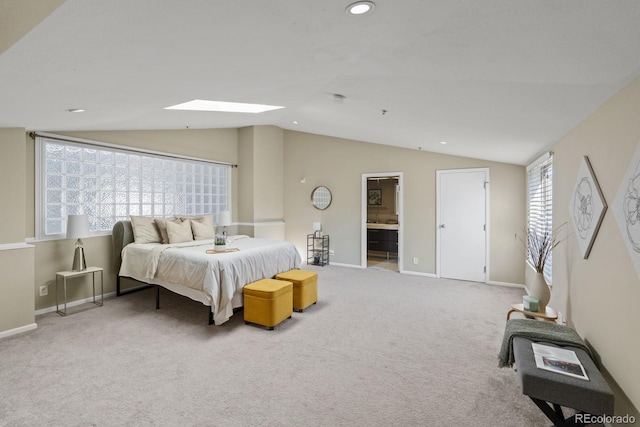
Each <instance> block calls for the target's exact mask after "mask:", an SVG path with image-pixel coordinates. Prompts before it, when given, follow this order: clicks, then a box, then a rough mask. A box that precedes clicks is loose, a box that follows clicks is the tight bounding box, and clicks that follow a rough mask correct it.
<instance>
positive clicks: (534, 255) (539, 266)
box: [520, 223, 566, 312]
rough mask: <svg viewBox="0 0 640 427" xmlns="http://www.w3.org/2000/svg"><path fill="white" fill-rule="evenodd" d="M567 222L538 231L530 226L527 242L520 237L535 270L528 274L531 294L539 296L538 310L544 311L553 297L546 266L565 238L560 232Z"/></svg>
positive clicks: (528, 261)
mask: <svg viewBox="0 0 640 427" xmlns="http://www.w3.org/2000/svg"><path fill="white" fill-rule="evenodd" d="M565 224H566V223H564V224H562V225H560V227H558V228H556V229H555V230H550V229H546V230H543V231H537V230H535V229H534V228H532V227H529V228H528V229H527V230H526V242H525V241H523V240H522V239H520V241H521V242H522V244H523V246H524V248H525V260H526V263H527V265H528V266H529V267H530V268H531V269H532V270H533V274H529V275H527V288H528V290H529V294H530V295H531V296H534V297H536V298H538V311H542V312H544V311H545V310H546V306H547V303H548V302H549V299H550V298H551V291H550V289H549V285H548V284H547V281H546V280H545V278H544V268H545V266H546V265H547V263H548V262H549V260H550V259H551V254H552V252H553V249H555V247H556V246H558V245H559V244H560V243H561V242H562V240H564V239H562V238H560V233H561V231H562V227H563V226H564V225H565Z"/></svg>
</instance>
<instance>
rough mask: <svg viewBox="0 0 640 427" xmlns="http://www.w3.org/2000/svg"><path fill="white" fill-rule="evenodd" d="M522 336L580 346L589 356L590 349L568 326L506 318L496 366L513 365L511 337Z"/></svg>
mask: <svg viewBox="0 0 640 427" xmlns="http://www.w3.org/2000/svg"><path fill="white" fill-rule="evenodd" d="M514 337H523V338H527V339H530V340H531V341H535V342H548V343H551V344H556V345H559V346H561V347H565V346H569V347H577V348H581V349H583V350H584V351H586V352H587V354H589V355H590V356H591V350H589V347H587V346H586V344H585V343H584V341H583V340H582V338H580V335H578V333H577V332H576V331H574V330H573V329H571V328H569V327H568V326H564V325H558V324H556V323H551V322H541V321H539V320H532V319H511V320H507V325H506V326H505V328H504V337H502V347H501V348H500V354H498V367H500V368H506V367H509V366H513V363H514V362H515V359H514V355H513V338H514Z"/></svg>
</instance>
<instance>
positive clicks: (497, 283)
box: [487, 280, 525, 289]
mask: <svg viewBox="0 0 640 427" xmlns="http://www.w3.org/2000/svg"><path fill="white" fill-rule="evenodd" d="M487 284H488V285H495V286H506V287H507V288H522V289H525V287H524V285H521V284H520V283H509V282H496V281H495V280H489V281H488V282H487Z"/></svg>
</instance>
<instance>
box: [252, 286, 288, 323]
mask: <svg viewBox="0 0 640 427" xmlns="http://www.w3.org/2000/svg"><path fill="white" fill-rule="evenodd" d="M242 293H243V295H244V322H245V323H255V324H257V325H262V326H266V327H267V329H273V328H274V327H275V326H276V325H277V324H279V323H280V322H282V321H283V320H285V319H288V318H289V317H291V314H292V313H293V297H292V294H293V284H292V283H291V282H286V281H282V280H275V279H262V280H258V281H256V282H253V283H249V284H248V285H247V286H245V287H244V288H243V289H242Z"/></svg>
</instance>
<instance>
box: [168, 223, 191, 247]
mask: <svg viewBox="0 0 640 427" xmlns="http://www.w3.org/2000/svg"><path fill="white" fill-rule="evenodd" d="M166 224H167V237H168V238H169V243H183V242H190V241H192V240H193V234H191V221H189V220H186V221H184V222H181V223H180V224H176V223H175V222H171V221H166Z"/></svg>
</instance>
